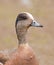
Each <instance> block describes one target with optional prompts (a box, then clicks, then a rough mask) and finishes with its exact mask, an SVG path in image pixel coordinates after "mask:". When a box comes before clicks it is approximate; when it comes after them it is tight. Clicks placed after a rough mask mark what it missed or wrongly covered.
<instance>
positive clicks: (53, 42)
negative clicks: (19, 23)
mask: <svg viewBox="0 0 54 65" xmlns="http://www.w3.org/2000/svg"><path fill="white" fill-rule="evenodd" d="M24 11H26V12H30V13H31V14H32V15H33V16H34V18H35V19H36V20H37V21H38V22H40V23H41V24H43V26H44V27H43V28H34V27H33V28H32V27H31V28H30V29H29V30H28V34H27V35H28V42H29V43H30V45H31V46H32V48H33V49H34V51H35V53H36V56H37V58H38V60H39V65H54V0H0V50H4V49H12V48H17V45H18V41H17V37H16V33H15V20H16V17H17V15H18V13H20V12H24Z"/></svg>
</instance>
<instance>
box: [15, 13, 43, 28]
mask: <svg viewBox="0 0 54 65" xmlns="http://www.w3.org/2000/svg"><path fill="white" fill-rule="evenodd" d="M15 26H19V27H20V28H21V27H22V28H24V27H25V28H29V27H30V26H34V27H43V26H42V25H41V24H39V23H38V22H37V21H36V20H34V18H33V16H32V15H31V14H30V13H28V12H22V13H20V14H19V15H18V16H17V19H16V23H15Z"/></svg>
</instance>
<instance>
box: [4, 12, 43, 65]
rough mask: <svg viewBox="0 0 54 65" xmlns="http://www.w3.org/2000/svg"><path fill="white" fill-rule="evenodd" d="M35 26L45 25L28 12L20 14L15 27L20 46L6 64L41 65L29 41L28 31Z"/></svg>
mask: <svg viewBox="0 0 54 65" xmlns="http://www.w3.org/2000/svg"><path fill="white" fill-rule="evenodd" d="M31 26H33V27H43V25H41V24H40V23H38V22H37V21H36V20H35V19H34V17H33V16H32V15H31V14H30V13H28V12H21V13H19V14H18V16H17V18H16V22H15V29H16V34H17V39H18V41H19V42H18V48H17V49H16V50H15V51H14V52H13V53H12V54H11V56H10V58H9V59H8V60H7V61H6V62H5V64H4V65H39V62H38V60H37V58H36V54H35V52H34V51H33V49H32V47H31V46H30V45H29V43H28V41H27V37H26V34H27V31H28V29H29V28H30V27H31Z"/></svg>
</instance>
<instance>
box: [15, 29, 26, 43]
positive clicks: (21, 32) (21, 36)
mask: <svg viewBox="0 0 54 65" xmlns="http://www.w3.org/2000/svg"><path fill="white" fill-rule="evenodd" d="M16 32H17V38H18V40H19V44H26V43H27V39H26V32H27V30H25V29H22V30H19V29H18V30H17V31H16Z"/></svg>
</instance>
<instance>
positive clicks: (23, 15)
mask: <svg viewBox="0 0 54 65" xmlns="http://www.w3.org/2000/svg"><path fill="white" fill-rule="evenodd" d="M26 19H27V16H26V14H23V13H21V14H19V15H18V16H17V18H16V23H15V25H17V23H18V21H21V20H26Z"/></svg>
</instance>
